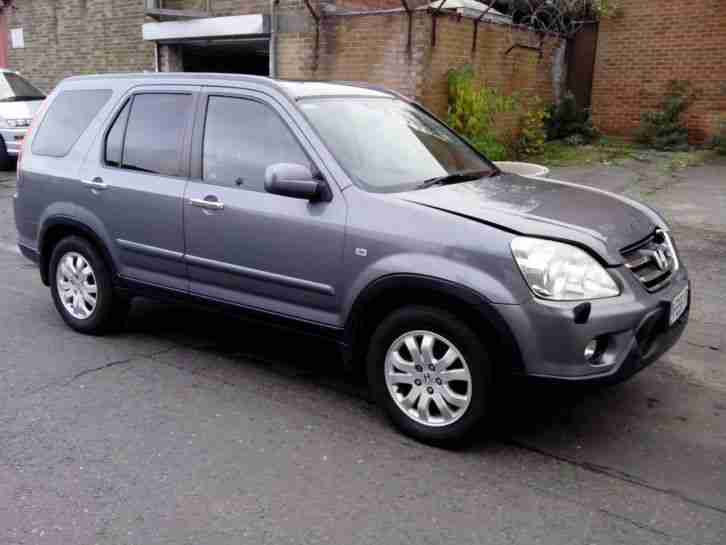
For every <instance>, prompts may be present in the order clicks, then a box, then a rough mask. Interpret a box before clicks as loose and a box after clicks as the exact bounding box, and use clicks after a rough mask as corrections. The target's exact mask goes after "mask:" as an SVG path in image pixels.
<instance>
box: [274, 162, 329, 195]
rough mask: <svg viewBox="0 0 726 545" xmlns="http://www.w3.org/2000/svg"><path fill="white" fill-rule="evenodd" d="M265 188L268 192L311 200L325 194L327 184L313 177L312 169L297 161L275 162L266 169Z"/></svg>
mask: <svg viewBox="0 0 726 545" xmlns="http://www.w3.org/2000/svg"><path fill="white" fill-rule="evenodd" d="M265 189H266V190H267V192H268V193H274V194H275V195H284V196H285V197H293V198H295V199H307V200H309V201H316V200H320V199H321V198H322V197H324V196H325V193H326V191H325V190H326V189H327V187H325V184H324V183H322V182H320V181H319V180H316V179H314V178H313V173H312V172H310V169H309V168H308V167H306V166H303V165H298V164H296V163H275V164H274V165H270V166H269V167H267V169H266V170H265Z"/></svg>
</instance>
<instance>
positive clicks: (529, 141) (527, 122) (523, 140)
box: [512, 98, 550, 158]
mask: <svg viewBox="0 0 726 545" xmlns="http://www.w3.org/2000/svg"><path fill="white" fill-rule="evenodd" d="M522 109H523V112H522V113H521V115H520V118H519V131H518V132H517V134H516V136H515V137H514V138H513V141H512V145H513V149H512V152H513V154H514V156H515V157H517V158H525V157H529V156H531V155H538V154H540V153H542V152H543V151H544V146H545V142H546V140H547V129H546V127H545V123H546V122H547V120H548V119H549V115H550V114H549V112H548V111H547V110H546V109H545V108H544V106H543V105H542V101H541V100H540V99H539V98H535V99H534V101H532V103H531V104H530V105H529V106H528V107H527V108H526V109H524V108H522Z"/></svg>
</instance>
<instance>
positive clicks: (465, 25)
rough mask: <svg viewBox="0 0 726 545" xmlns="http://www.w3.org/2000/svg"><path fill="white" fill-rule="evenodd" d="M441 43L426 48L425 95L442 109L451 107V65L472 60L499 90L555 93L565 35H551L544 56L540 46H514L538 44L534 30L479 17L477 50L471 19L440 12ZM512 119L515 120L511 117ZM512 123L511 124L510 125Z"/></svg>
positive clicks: (536, 94) (428, 102) (482, 78)
mask: <svg viewBox="0 0 726 545" xmlns="http://www.w3.org/2000/svg"><path fill="white" fill-rule="evenodd" d="M436 24H437V32H436V46H435V47H429V48H428V49H427V53H426V57H425V59H424V62H425V64H426V70H425V74H426V76H425V79H424V85H423V89H422V94H421V97H420V98H421V99H422V101H423V102H424V103H425V104H426V105H427V106H428V107H429V108H430V109H432V110H433V111H434V112H436V113H438V114H440V115H443V114H444V113H445V112H446V107H447V83H446V80H447V77H446V73H447V71H448V70H449V69H450V68H454V67H459V66H463V65H465V64H472V66H473V67H474V73H475V76H476V79H477V80H478V81H479V82H480V83H483V84H486V85H488V86H491V87H494V88H496V89H498V90H499V91H501V92H503V93H506V94H512V93H514V92H518V93H520V94H521V95H522V96H523V97H525V98H527V97H532V98H533V97H539V98H540V99H542V100H543V101H545V102H551V101H552V100H553V98H554V93H555V85H553V63H554V62H555V51H556V49H557V48H560V47H564V46H565V44H564V41H562V40H560V39H558V38H555V37H547V38H545V40H544V43H543V51H542V56H541V58H540V55H539V53H538V52H537V51H533V50H529V49H521V48H515V49H512V50H511V51H510V52H509V53H508V54H507V50H508V49H509V48H510V47H511V46H512V45H513V44H515V43H516V44H523V45H525V44H526V45H538V43H539V38H538V36H536V35H535V34H534V33H533V32H528V31H523V30H512V29H510V27H507V26H504V25H499V24H494V23H486V22H483V23H480V24H479V30H478V33H477V41H476V44H477V45H476V50H475V51H474V52H473V53H472V50H471V46H472V39H473V33H474V28H473V23H472V20H471V19H459V18H458V17H455V16H440V17H439V18H438V21H437V23H436ZM510 121H511V120H510ZM510 128H511V127H510Z"/></svg>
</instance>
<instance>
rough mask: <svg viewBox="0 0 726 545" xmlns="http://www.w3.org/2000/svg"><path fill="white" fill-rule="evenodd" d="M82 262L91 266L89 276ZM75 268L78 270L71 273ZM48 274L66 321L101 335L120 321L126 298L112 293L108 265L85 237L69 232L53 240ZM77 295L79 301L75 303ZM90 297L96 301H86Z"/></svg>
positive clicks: (55, 298) (56, 300)
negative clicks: (53, 245) (69, 266)
mask: <svg viewBox="0 0 726 545" xmlns="http://www.w3.org/2000/svg"><path fill="white" fill-rule="evenodd" d="M68 259H70V261H71V263H68V261H67V260H68ZM64 263H65V265H69V264H70V265H71V266H72V268H71V269H70V271H69V269H68V268H63V267H64ZM84 263H85V264H86V265H88V266H89V267H90V275H91V276H89V275H88V274H87V272H86V273H85V274H84V272H83V271H87V270H88V269H86V268H85V266H83V265H84ZM73 268H75V270H74V269H73ZM76 271H78V274H73V273H75V272H76ZM48 277H49V279H50V291H51V296H52V297H53V302H54V303H55V307H56V309H57V310H58V312H59V313H60V315H61V317H62V318H63V320H64V321H65V323H66V324H68V325H69V326H70V327H71V328H73V329H75V330H76V331H78V332H79V333H84V334H87V335H102V334H104V333H108V332H111V331H113V330H115V329H117V328H118V327H119V326H120V325H121V324H122V323H123V321H124V319H125V317H126V315H127V313H128V309H129V300H128V299H127V298H124V297H121V296H120V295H118V294H117V293H115V290H114V287H113V281H112V277H111V272H110V270H109V267H108V265H107V264H106V262H105V261H104V259H103V258H102V257H101V255H100V254H99V253H98V251H97V250H96V248H94V246H93V245H92V244H91V243H90V242H88V241H87V240H86V239H84V238H81V237H78V236H69V237H66V238H64V239H62V240H61V241H60V242H59V243H58V244H56V246H55V248H54V249H53V253H52V255H51V258H50V270H49V274H48ZM93 286H95V288H93ZM69 287H70V288H69ZM81 290H83V291H82V293H81ZM94 292H95V297H94ZM61 293H64V294H65V296H62V295H61ZM86 295H87V296H88V297H86ZM77 299H78V300H80V303H79V305H78V306H77V307H76V306H75V301H76V300H77ZM91 299H95V305H93V304H91V303H90V302H89V301H90V300H91ZM64 300H65V302H64ZM69 305H70V307H72V308H69ZM84 311H85V316H83V314H84Z"/></svg>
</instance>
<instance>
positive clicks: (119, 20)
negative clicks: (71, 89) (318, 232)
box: [8, 0, 154, 90]
mask: <svg viewBox="0 0 726 545" xmlns="http://www.w3.org/2000/svg"><path fill="white" fill-rule="evenodd" d="M17 7H18V9H17V10H16V11H14V13H13V14H12V16H11V17H10V24H9V26H10V28H16V27H22V28H23V32H24V35H25V48H23V49H10V50H9V54H8V66H9V67H10V68H13V69H17V70H20V71H22V72H23V73H24V74H26V75H27V76H28V77H29V78H30V79H31V80H32V81H33V83H35V84H36V85H38V86H39V87H41V88H43V89H45V90H50V89H52V88H53V86H54V85H55V84H56V83H57V82H58V81H59V80H61V79H63V78H64V77H67V76H72V75H77V74H92V73H96V72H129V71H141V70H153V67H154V47H153V45H152V44H151V43H149V42H144V41H143V40H142V38H141V25H142V23H143V22H144V14H143V3H142V2H141V1H138V2H137V1H134V0H123V1H118V0H117V1H109V0H68V1H63V2H60V1H49V0H34V1H26V2H18V3H17Z"/></svg>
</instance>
